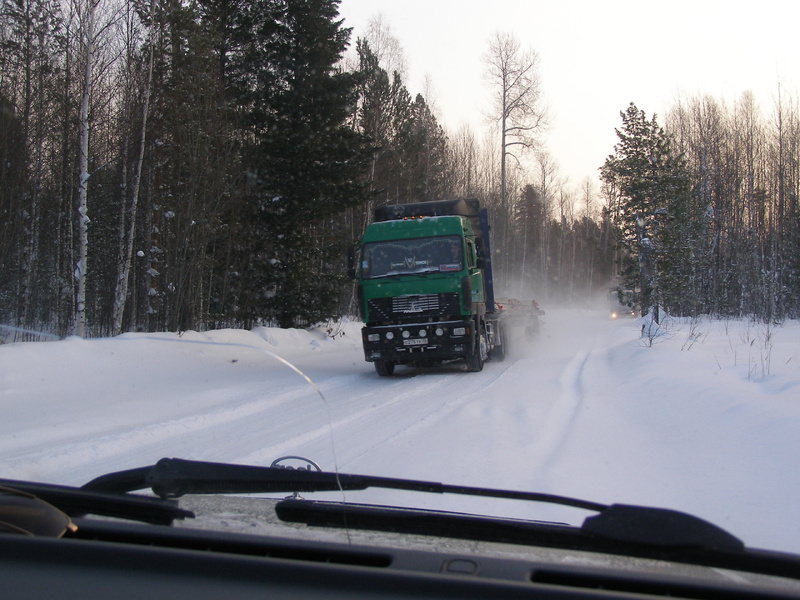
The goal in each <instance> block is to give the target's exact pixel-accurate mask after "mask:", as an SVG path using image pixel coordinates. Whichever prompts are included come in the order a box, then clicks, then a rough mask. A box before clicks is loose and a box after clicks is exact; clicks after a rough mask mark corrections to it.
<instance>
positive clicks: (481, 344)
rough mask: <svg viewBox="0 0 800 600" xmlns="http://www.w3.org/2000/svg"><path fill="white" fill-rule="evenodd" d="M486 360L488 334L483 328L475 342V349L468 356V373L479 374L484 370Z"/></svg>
mask: <svg viewBox="0 0 800 600" xmlns="http://www.w3.org/2000/svg"><path fill="white" fill-rule="evenodd" d="M485 360H486V333H485V332H484V331H483V328H482V327H481V329H480V333H479V334H478V339H477V340H475V348H473V349H472V350H471V351H470V352H469V354H467V371H470V372H471V373H477V372H478V371H482V370H483V363H484V361H485Z"/></svg>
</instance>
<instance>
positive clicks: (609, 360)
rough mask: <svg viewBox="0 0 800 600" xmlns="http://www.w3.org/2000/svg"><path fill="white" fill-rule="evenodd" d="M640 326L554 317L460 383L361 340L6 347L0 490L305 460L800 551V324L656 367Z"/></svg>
mask: <svg viewBox="0 0 800 600" xmlns="http://www.w3.org/2000/svg"><path fill="white" fill-rule="evenodd" d="M639 327H640V325H639V323H638V321H636V320H633V319H630V320H619V321H613V320H610V319H608V316H607V315H606V314H605V313H604V312H598V311H590V310H580V311H576V310H573V311H566V310H549V311H548V315H547V316H546V317H545V325H544V327H543V329H542V332H541V334H540V335H539V337H538V338H537V339H535V340H533V341H532V342H530V343H528V342H525V341H524V340H515V341H516V344H515V346H512V352H511V353H510V355H509V356H508V357H507V359H506V360H505V361H504V362H502V363H496V362H490V363H487V364H486V366H485V368H484V370H483V371H482V372H480V373H467V372H465V371H464V367H463V366H462V365H457V364H453V365H449V366H444V367H441V368H436V369H428V370H424V369H412V368H403V367H400V368H398V369H397V371H396V373H395V376H394V377H391V378H380V377H378V376H377V375H376V374H375V372H374V370H373V369H372V366H371V365H370V364H369V363H365V362H364V360H363V354H362V351H361V347H360V337H359V333H358V330H359V326H358V325H357V324H355V323H349V324H345V325H344V326H343V329H342V331H343V332H344V335H339V336H337V337H336V339H335V340H332V339H331V338H330V337H328V336H326V335H325V332H323V331H315V332H305V331H296V330H289V331H285V330H277V329H259V330H256V331H253V332H249V331H234V330H225V331H215V332H208V333H196V332H185V333H183V334H181V335H178V334H125V335H123V336H120V337H118V338H114V339H102V340H81V339H77V338H70V339H67V340H64V341H61V342H54V343H25V344H8V345H0V411H1V412H0V414H2V420H1V421H0V476H2V477H6V478H17V479H31V480H41V481H50V482H56V483H63V484H82V483H84V482H86V481H88V480H90V479H92V478H93V477H95V476H97V475H100V474H102V473H105V472H109V471H113V470H119V469H126V468H132V467H138V466H143V465H146V464H150V463H153V462H155V461H157V460H158V459H159V458H162V457H165V456H170V457H182V458H191V459H197V460H209V461H220V462H236V463H243V464H261V465H268V464H270V463H271V462H272V460H273V459H275V458H277V457H279V456H283V455H287V454H292V455H302V456H307V457H309V458H311V459H313V460H315V461H317V462H318V463H320V464H321V465H322V466H323V468H325V469H327V470H332V469H334V468H338V469H340V470H341V471H345V472H351V473H365V474H366V473H368V474H376V475H384V476H391V477H408V478H414V479H425V480H433V481H441V482H446V483H452V484H464V485H476V486H477V485H480V486H488V487H496V488H509V489H520V490H523V489H524V490H531V491H540V492H549V493H556V494H562V495H572V496H578V497H582V498H585V499H588V500H594V501H598V502H608V503H611V502H625V503H638V504H650V505H658V506H666V507H670V508H676V509H680V510H686V511H689V512H693V513H695V514H697V515H699V516H701V517H704V518H707V519H709V520H711V521H714V522H716V523H717V524H719V525H721V526H723V527H726V528H729V529H730V530H731V531H732V532H733V533H734V534H736V535H739V536H741V537H743V538H744V539H745V541H747V542H749V543H751V544H753V545H755V546H762V547H772V548H780V549H787V550H793V551H800V508H798V505H797V503H796V501H795V499H796V498H797V497H798V495H800V473H798V469H796V468H795V466H793V465H795V464H796V461H797V457H798V456H800V436H797V435H796V432H797V431H798V427H799V426H800V400H798V398H797V396H798V392H799V391H800V346H799V345H798V343H797V342H798V340H800V327H798V323H787V324H786V325H785V326H784V327H783V328H780V329H779V330H776V331H774V332H771V333H772V335H770V332H769V331H767V330H766V329H763V330H762V329H759V328H758V327H757V326H754V325H752V324H747V323H739V322H737V323H733V324H732V323H718V322H706V323H701V324H699V325H698V324H695V325H690V324H683V325H681V326H675V328H674V329H673V330H672V331H671V332H670V334H669V335H668V336H665V337H664V338H663V339H662V340H660V341H659V343H657V344H655V345H654V346H653V347H652V348H648V347H646V346H647V344H646V343H644V342H643V341H642V340H640V339H639V337H638V330H639ZM759 348H762V349H761V350H759ZM273 354H275V355H279V356H281V357H282V358H283V359H285V360H287V361H291V363H292V364H294V365H295V366H296V367H297V368H298V369H300V370H301V371H302V372H303V373H305V374H306V375H307V376H308V378H309V379H311V380H312V381H313V382H314V384H315V385H316V386H317V387H318V389H319V393H318V392H317V391H316V390H315V389H314V387H313V386H312V385H310V384H309V383H308V382H307V381H306V380H305V379H304V378H303V377H301V376H300V375H299V374H298V373H296V372H295V371H294V370H292V369H291V368H290V367H288V366H286V365H285V364H284V363H283V362H281V361H280V360H278V359H277V358H275V356H273ZM770 363H771V365H772V366H771V367H769V368H767V366H768V365H769V364H770ZM405 498H406V497H405V496H400V495H398V493H397V492H392V491H369V492H363V493H357V494H356V496H355V497H354V498H352V499H353V500H355V501H368V500H384V501H388V502H392V503H404V502H406V500H405ZM407 502H408V503H410V504H414V505H417V506H431V507H434V506H436V507H446V508H450V509H454V510H467V511H468V510H482V511H484V512H493V513H498V514H505V515H510V516H521V517H529V518H542V519H559V520H567V521H570V522H575V521H579V520H580V518H582V516H583V515H582V514H577V515H576V514H575V512H576V511H574V510H572V509H564V508H559V507H541V506H532V505H530V504H528V505H525V504H522V503H519V502H517V503H513V502H497V501H489V502H490V503H491V506H489V505H488V504H489V502H487V500H485V499H478V500H468V499H464V498H457V497H456V498H454V497H450V496H448V497H439V496H430V497H428V496H426V497H420V496H419V495H416V496H413V497H409V498H408V500H407ZM570 511H571V512H570Z"/></svg>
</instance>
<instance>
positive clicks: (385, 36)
mask: <svg viewBox="0 0 800 600" xmlns="http://www.w3.org/2000/svg"><path fill="white" fill-rule="evenodd" d="M364 38H365V39H366V40H367V43H368V44H369V47H370V49H371V50H372V52H373V53H374V54H375V56H376V57H377V58H378V64H380V66H381V67H383V68H384V69H385V70H386V73H388V75H389V78H390V79H391V78H392V76H393V75H394V74H395V73H397V74H398V75H399V76H400V79H402V80H405V79H406V75H407V71H408V66H407V64H406V56H405V53H404V52H403V46H402V44H401V43H400V40H398V39H397V38H396V37H395V35H394V33H392V26H391V25H390V24H389V22H388V21H386V20H385V19H384V16H383V15H382V14H377V15H375V16H374V17H372V18H371V19H370V20H369V23H368V24H367V34H366V35H365V36H364Z"/></svg>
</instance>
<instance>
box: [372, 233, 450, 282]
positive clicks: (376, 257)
mask: <svg viewBox="0 0 800 600" xmlns="http://www.w3.org/2000/svg"><path fill="white" fill-rule="evenodd" d="M463 266H464V246H463V242H462V239H461V238H460V237H459V236H457V235H445V236H439V237H427V238H416V239H410V240H392V241H386V242H370V243H368V244H364V247H363V249H362V252H361V277H362V278H364V279H373V278H376V277H388V276H391V275H406V274H413V273H431V272H435V271H440V272H446V271H460V270H461V269H462V268H463Z"/></svg>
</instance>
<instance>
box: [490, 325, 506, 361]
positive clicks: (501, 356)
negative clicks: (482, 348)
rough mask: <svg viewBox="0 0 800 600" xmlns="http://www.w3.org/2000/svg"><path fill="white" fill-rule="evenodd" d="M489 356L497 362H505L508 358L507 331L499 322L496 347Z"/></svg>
mask: <svg viewBox="0 0 800 600" xmlns="http://www.w3.org/2000/svg"><path fill="white" fill-rule="evenodd" d="M489 358H491V359H492V360H496V361H497V362H503V361H504V360H505V358H506V332H505V331H503V327H502V326H501V325H500V324H499V323H498V325H497V334H496V335H495V341H494V347H493V348H492V351H491V352H490V353H489Z"/></svg>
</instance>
